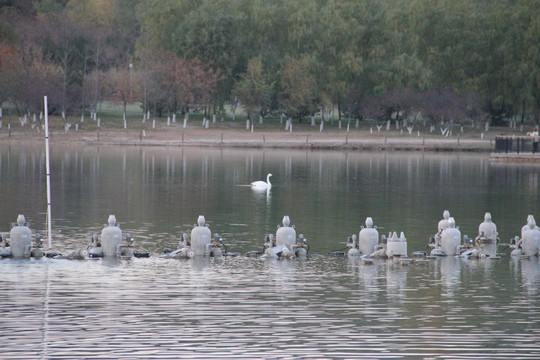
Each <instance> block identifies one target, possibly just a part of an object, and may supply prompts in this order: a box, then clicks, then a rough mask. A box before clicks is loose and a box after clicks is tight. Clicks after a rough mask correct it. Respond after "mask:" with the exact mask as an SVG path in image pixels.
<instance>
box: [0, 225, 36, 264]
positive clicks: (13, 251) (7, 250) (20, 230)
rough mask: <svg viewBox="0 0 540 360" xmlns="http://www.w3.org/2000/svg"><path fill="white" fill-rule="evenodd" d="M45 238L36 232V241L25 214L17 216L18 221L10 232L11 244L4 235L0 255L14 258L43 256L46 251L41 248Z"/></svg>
mask: <svg viewBox="0 0 540 360" xmlns="http://www.w3.org/2000/svg"><path fill="white" fill-rule="evenodd" d="M42 244H43V240H42V239H41V236H39V234H36V236H35V241H34V242H33V241H32V231H31V230H30V227H28V226H27V225H26V219H25V217H24V215H19V216H18V217H17V223H16V224H15V225H14V226H13V228H12V229H11V231H10V233H9V246H8V242H7V239H6V237H5V236H4V235H2V241H1V244H0V246H1V247H0V257H2V258H5V257H12V258H14V259H29V258H30V257H33V258H37V259H39V258H42V257H43V255H44V253H43V250H42V249H41V245H42Z"/></svg>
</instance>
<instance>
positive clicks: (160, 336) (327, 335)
mask: <svg viewBox="0 0 540 360" xmlns="http://www.w3.org/2000/svg"><path fill="white" fill-rule="evenodd" d="M0 151H1V153H0V232H5V233H7V232H9V229H10V224H11V223H13V222H15V220H16V218H17V215H18V214H21V213H22V214H24V215H25V216H26V220H27V221H28V222H29V223H30V226H31V229H32V231H33V232H40V233H41V234H43V235H45V234H46V225H45V223H46V216H45V211H46V188H45V183H46V178H45V154H44V149H43V148H42V147H41V146H40V147H33V146H27V145H11V146H7V145H0ZM51 156H52V161H51V169H52V179H51V182H52V223H53V250H55V251H59V252H66V251H69V250H71V249H76V248H81V247H85V246H86V245H87V244H88V242H89V239H90V236H91V235H92V234H93V233H99V232H100V231H101V229H102V227H103V224H105V223H106V222H107V217H108V215H109V214H115V215H116V218H117V220H118V222H119V223H120V224H121V226H122V229H123V231H124V232H129V233H131V235H132V236H133V237H134V238H135V241H136V248H137V249H141V250H146V251H149V252H151V253H152V255H153V256H151V257H150V258H148V259H133V260H130V261H120V260H119V261H105V260H92V261H68V260H50V259H43V260H37V261H36V260H29V261H15V260H1V261H0V271H1V273H2V276H1V277H0V287H1V291H0V303H1V304H2V306H0V319H1V321H0V338H1V339H2V346H1V348H0V358H2V359H39V358H41V359H73V358H85V359H105V358H110V359H167V358H170V359H178V358H183V359H196V358H204V359H207V358H233V359H239V358H245V359H258V358H260V359H298V358H302V359H303V358H314V359H321V358H332V359H360V358H368V359H375V358H377V359H381V358H385V359H386V358H388V359H394V358H433V359H447V358H452V359H456V358H463V359H497V358H505V359H519V358H521V359H526V358H530V359H537V358H539V357H540V263H539V261H538V259H536V258H535V259H530V260H522V259H512V258H511V257H510V256H509V253H508V251H506V252H504V253H503V256H502V258H501V259H500V260H464V259H456V258H453V257H450V258H439V259H436V260H433V261H429V262H427V263H426V264H416V265H409V266H404V265H401V264H399V263H394V262H393V261H387V260H377V261H376V262H375V264H374V265H364V264H363V263H361V262H358V261H355V260H351V259H348V258H346V257H331V256H328V255H327V254H328V252H330V251H332V250H337V249H343V248H344V247H345V243H346V240H347V237H348V236H349V235H351V234H352V233H357V234H358V232H359V230H360V229H361V226H362V225H363V224H364V221H365V218H366V217H367V216H371V217H372V218H373V220H374V222H375V224H376V225H377V226H378V229H379V232H380V233H381V234H388V233H389V232H390V231H397V232H398V233H399V232H401V231H403V232H404V233H405V236H406V237H407V242H408V249H409V253H411V252H412V251H415V250H426V248H425V247H426V244H427V242H428V240H429V237H430V236H432V235H433V233H435V231H436V226H437V222H438V221H439V220H440V219H441V218H442V212H443V210H445V209H448V210H450V212H451V214H452V216H453V217H454V218H455V219H456V223H457V225H458V226H459V227H460V230H461V232H462V234H468V235H469V236H473V237H474V236H476V235H477V232H478V225H479V224H480V223H481V222H482V220H483V216H484V213H485V212H486V211H489V212H491V214H492V216H493V220H494V222H495V223H496V224H497V226H498V231H499V236H500V238H501V241H502V242H508V241H509V239H510V238H511V237H513V236H515V235H518V234H519V232H520V229H521V227H522V226H523V225H524V224H525V222H526V218H527V215H528V214H534V215H535V216H536V218H537V219H538V218H539V217H540V211H539V207H540V206H539V204H540V201H539V200H540V197H539V178H538V177H539V175H538V173H539V169H538V166H537V165H526V164H521V165H516V164H500V163H493V162H491V161H490V160H489V156H488V155H486V154H481V155H478V154H455V153H442V154H441V153H416V152H411V153H393V152H376V153H365V152H310V151H299V150H298V151H297V150H287V151H282V150H265V151H262V150H251V149H250V150H244V149H198V148H185V149H182V148H176V147H174V148H173V147H171V148H169V147H99V148H96V147H60V146H53V147H52V149H51ZM269 172H271V173H272V174H273V176H272V178H271V181H272V183H273V187H272V189H271V191H270V192H269V193H268V194H266V193H255V192H253V191H252V190H251V189H250V188H249V187H248V186H245V185H247V184H249V183H250V182H252V181H254V180H264V179H265V178H266V174H267V173H269ZM200 214H203V215H205V217H206V220H207V224H209V226H210V228H211V230H212V232H218V233H220V234H221V235H222V236H223V238H224V241H225V243H226V244H227V246H228V250H229V251H232V252H239V253H240V254H241V255H240V256H238V257H225V258H223V259H222V260H221V261H220V260H218V259H193V260H186V261H182V260H172V259H162V258H159V257H158V255H159V254H160V253H161V252H162V251H163V250H165V249H176V247H177V244H178V240H179V236H180V234H181V233H183V232H189V231H190V230H191V227H192V226H193V224H194V223H195V222H196V220H197V217H198V215H200ZM284 215H289V216H290V218H291V223H292V224H294V225H295V226H296V230H297V233H302V234H304V235H305V236H306V238H307V239H308V242H309V244H310V246H311V250H310V254H312V255H313V256H311V257H309V258H308V259H307V260H305V261H299V260H297V261H275V260H264V259H258V258H248V257H245V256H242V254H244V253H246V252H247V251H249V250H261V249H262V244H263V240H264V236H265V234H267V233H271V232H274V233H275V230H276V225H278V224H280V223H281V219H282V218H283V216H284Z"/></svg>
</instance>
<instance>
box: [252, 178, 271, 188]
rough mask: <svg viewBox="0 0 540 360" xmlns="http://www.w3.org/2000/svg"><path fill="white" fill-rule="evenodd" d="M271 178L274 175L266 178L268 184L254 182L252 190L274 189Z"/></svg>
mask: <svg viewBox="0 0 540 360" xmlns="http://www.w3.org/2000/svg"><path fill="white" fill-rule="evenodd" d="M270 176H272V174H268V175H267V176H266V182H264V181H254V182H252V183H251V188H252V189H255V190H265V189H270V188H271V187H272V184H271V183H270Z"/></svg>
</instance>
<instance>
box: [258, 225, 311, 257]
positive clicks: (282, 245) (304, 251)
mask: <svg viewBox="0 0 540 360" xmlns="http://www.w3.org/2000/svg"><path fill="white" fill-rule="evenodd" d="M282 223H283V226H278V229H277V231H276V237H275V239H274V236H273V235H272V234H269V235H267V236H266V238H265V242H264V248H265V251H264V256H265V257H269V258H278V259H282V258H283V259H294V258H306V257H307V255H308V251H309V245H308V244H307V239H306V238H304V235H303V234H300V235H299V236H298V239H296V230H295V228H294V226H290V225H291V220H290V218H289V217H288V216H287V215H285V216H284V217H283V220H282Z"/></svg>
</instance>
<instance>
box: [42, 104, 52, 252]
mask: <svg viewBox="0 0 540 360" xmlns="http://www.w3.org/2000/svg"><path fill="white" fill-rule="evenodd" d="M43 102H44V104H45V111H44V112H45V161H46V164H47V165H46V169H47V233H48V237H49V250H51V249H52V229H51V227H52V226H51V166H50V160H49V109H48V106H47V97H46V96H45V97H44V100H43Z"/></svg>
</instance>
